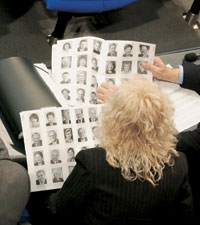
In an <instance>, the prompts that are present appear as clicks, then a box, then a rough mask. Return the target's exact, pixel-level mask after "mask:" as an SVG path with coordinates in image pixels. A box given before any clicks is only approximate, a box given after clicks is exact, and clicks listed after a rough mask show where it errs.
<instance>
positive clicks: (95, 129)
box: [92, 126, 98, 140]
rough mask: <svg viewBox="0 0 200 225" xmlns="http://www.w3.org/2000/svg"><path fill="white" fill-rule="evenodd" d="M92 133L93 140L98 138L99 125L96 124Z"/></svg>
mask: <svg viewBox="0 0 200 225" xmlns="http://www.w3.org/2000/svg"><path fill="white" fill-rule="evenodd" d="M92 134H93V137H92V138H93V140H97V137H98V127H97V126H94V127H92Z"/></svg>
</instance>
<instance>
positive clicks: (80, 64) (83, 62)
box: [77, 55, 87, 68]
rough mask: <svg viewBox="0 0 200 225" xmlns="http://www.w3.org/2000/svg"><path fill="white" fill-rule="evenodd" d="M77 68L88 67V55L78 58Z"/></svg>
mask: <svg viewBox="0 0 200 225" xmlns="http://www.w3.org/2000/svg"><path fill="white" fill-rule="evenodd" d="M77 67H85V68H86V67H87V55H79V56H78V60H77Z"/></svg>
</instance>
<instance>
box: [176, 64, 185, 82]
mask: <svg viewBox="0 0 200 225" xmlns="http://www.w3.org/2000/svg"><path fill="white" fill-rule="evenodd" d="M178 67H179V79H178V82H177V83H178V84H182V83H183V74H184V71H183V66H182V65H179V66H178Z"/></svg>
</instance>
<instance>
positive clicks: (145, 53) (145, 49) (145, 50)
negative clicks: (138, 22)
mask: <svg viewBox="0 0 200 225" xmlns="http://www.w3.org/2000/svg"><path fill="white" fill-rule="evenodd" d="M149 49H150V46H149V45H140V46H139V50H140V53H139V54H138V56H139V57H143V58H148V57H149Z"/></svg>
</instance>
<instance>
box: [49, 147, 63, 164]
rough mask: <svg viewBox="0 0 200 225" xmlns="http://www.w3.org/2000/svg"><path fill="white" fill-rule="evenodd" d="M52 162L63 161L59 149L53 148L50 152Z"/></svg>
mask: <svg viewBox="0 0 200 225" xmlns="http://www.w3.org/2000/svg"><path fill="white" fill-rule="evenodd" d="M50 157H51V160H50V163H51V164H57V163H61V162H62V161H61V160H60V152H59V150H58V149H53V150H51V152H50Z"/></svg>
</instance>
